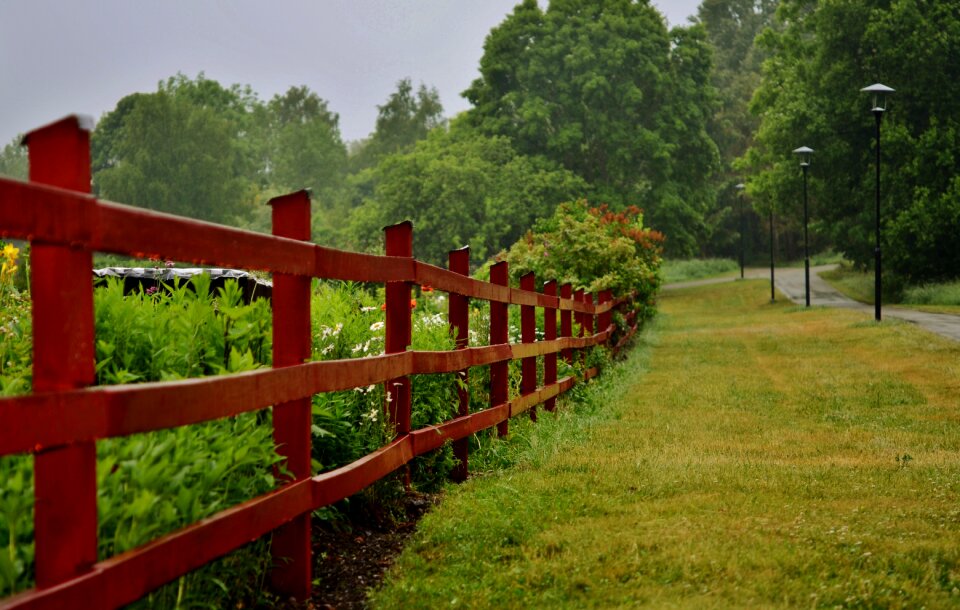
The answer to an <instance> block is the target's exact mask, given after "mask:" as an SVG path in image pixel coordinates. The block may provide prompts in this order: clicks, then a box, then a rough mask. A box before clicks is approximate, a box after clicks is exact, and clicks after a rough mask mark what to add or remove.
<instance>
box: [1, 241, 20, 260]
mask: <svg viewBox="0 0 960 610" xmlns="http://www.w3.org/2000/svg"><path fill="white" fill-rule="evenodd" d="M19 254H20V249H19V248H15V247H14V245H13V244H7V245H5V246H4V247H3V256H4V258H6V259H7V260H8V261H9V262H11V263H13V262H14V261H16V260H17V256H18V255H19Z"/></svg>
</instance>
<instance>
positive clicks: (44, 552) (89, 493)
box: [24, 116, 97, 589]
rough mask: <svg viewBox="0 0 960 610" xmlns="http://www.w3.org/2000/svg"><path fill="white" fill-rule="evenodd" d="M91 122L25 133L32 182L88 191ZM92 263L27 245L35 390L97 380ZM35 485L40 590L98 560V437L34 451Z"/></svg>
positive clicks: (67, 250)
mask: <svg viewBox="0 0 960 610" xmlns="http://www.w3.org/2000/svg"><path fill="white" fill-rule="evenodd" d="M92 127H93V121H92V120H90V119H87V118H85V117H84V118H81V117H77V116H71V117H67V118H65V119H63V120H60V121H58V122H56V123H52V124H50V125H47V126H45V127H41V128H39V129H37V130H35V131H32V132H30V133H29V134H27V136H26V137H25V138H24V143H25V144H26V145H27V146H28V147H29V153H28V154H29V159H30V181H31V182H39V183H42V184H49V185H52V186H58V187H61V188H65V189H70V190H73V191H80V192H83V193H89V192H90V129H91V128H92ZM82 205H86V204H85V203H84V204H82ZM91 205H92V202H91ZM51 222H53V219H51ZM92 269H93V257H92V255H91V253H90V252H89V251H86V250H82V249H80V248H72V247H67V246H57V245H52V244H44V243H42V242H40V241H33V242H32V243H31V253H30V291H31V297H32V301H33V391H34V392H35V393H37V392H52V391H62V390H69V389H73V388H80V387H83V386H87V385H91V384H92V383H93V382H94V380H95V378H96V373H95V370H94V360H95V358H96V356H95V353H94V348H93V345H94V343H93V342H94V328H93V273H92ZM34 486H35V487H34V494H35V496H34V497H35V502H36V503H35V505H34V514H33V519H34V540H35V544H36V556H35V557H36V581H37V587H38V588H41V589H43V588H47V587H50V586H52V585H55V584H57V583H59V582H61V581H63V580H66V579H68V578H70V577H72V576H76V575H77V574H80V573H82V572H85V571H87V570H88V569H89V568H90V566H91V565H93V564H94V562H96V561H97V451H96V443H93V442H86V443H77V444H73V445H69V446H66V447H58V448H55V449H49V450H43V449H40V450H39V451H37V453H36V454H35V456H34Z"/></svg>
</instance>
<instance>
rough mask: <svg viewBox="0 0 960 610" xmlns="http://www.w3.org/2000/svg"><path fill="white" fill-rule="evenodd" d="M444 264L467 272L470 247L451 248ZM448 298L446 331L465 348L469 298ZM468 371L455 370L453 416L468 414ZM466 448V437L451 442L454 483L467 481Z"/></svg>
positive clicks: (467, 450) (467, 331) (451, 475)
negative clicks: (448, 329)
mask: <svg viewBox="0 0 960 610" xmlns="http://www.w3.org/2000/svg"><path fill="white" fill-rule="evenodd" d="M448 267H449V269H450V271H453V272H454V273H459V274H460V275H470V247H469V246H464V247H463V248H460V249H459V250H451V251H450V256H449V261H448ZM449 299H450V300H449V301H448V305H447V306H448V310H447V320H448V321H449V324H450V334H452V335H453V336H454V338H455V340H456V342H457V349H465V348H466V347H467V345H468V344H469V342H470V341H469V339H470V334H469V329H468V324H469V323H470V310H469V301H468V299H467V297H465V296H463V295H462V294H457V293H455V292H451V293H450V294H449ZM469 372H470V371H469V369H464V370H462V371H459V372H458V373H457V375H459V376H460V380H459V381H460V383H461V384H462V385H458V386H457V398H458V399H459V403H460V406H459V408H458V409H457V415H458V416H460V417H463V416H464V415H469V414H470V390H469V388H467V387H466V386H467V383H468V381H469V377H468V375H469ZM469 448H470V439H469V438H462V439H460V440H458V441H454V442H453V456H454V457H455V458H457V461H458V462H459V463H458V464H457V466H456V467H455V468H454V469H453V472H452V473H450V477H451V478H452V479H453V480H454V481H456V482H458V483H460V482H463V481H466V480H467V474H468V473H469V468H468V465H467V457H468V452H469Z"/></svg>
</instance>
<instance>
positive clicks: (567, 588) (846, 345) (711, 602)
mask: <svg viewBox="0 0 960 610" xmlns="http://www.w3.org/2000/svg"><path fill="white" fill-rule="evenodd" d="M766 296H767V295H766V287H765V286H763V285H762V284H761V283H757V282H752V283H750V282H747V283H740V282H738V283H729V284H720V285H714V286H709V287H703V288H697V289H689V290H684V291H681V292H680V293H677V294H671V295H664V298H663V309H664V311H666V312H667V313H666V315H665V316H663V317H662V318H661V319H659V320H658V324H657V327H658V328H657V331H656V333H655V335H654V338H655V340H656V345H655V346H654V347H652V348H651V345H650V343H651V341H650V339H649V337H645V339H644V346H643V347H642V349H641V351H640V352H639V353H635V354H631V356H630V358H628V360H627V362H626V363H625V364H623V365H620V367H619V368H618V370H616V371H608V372H609V373H615V374H611V375H609V382H608V383H609V384H610V385H609V386H608V389H607V391H605V392H602V393H599V394H598V395H597V396H596V397H595V401H594V404H593V407H591V408H592V409H594V411H593V412H589V410H588V412H587V413H586V414H585V415H584V416H583V421H584V422H586V425H585V426H583V428H585V431H584V430H583V429H580V428H575V429H574V432H575V434H571V435H568V436H567V437H565V438H567V439H569V440H570V441H571V442H563V443H561V444H555V443H553V441H552V440H551V438H550V436H551V435H550V434H544V436H543V438H540V437H539V435H540V434H541V431H548V430H549V429H550V426H549V424H547V425H544V426H543V427H542V428H538V429H537V430H536V434H534V435H533V436H531V437H530V440H529V441H528V444H529V451H527V453H526V457H525V458H524V459H523V460H521V461H520V463H519V464H518V466H517V467H515V468H512V469H508V470H504V471H501V472H498V473H497V474H495V475H492V476H483V477H478V478H477V479H475V480H472V481H470V482H468V483H467V484H466V485H464V486H463V487H461V488H458V489H453V490H451V491H450V492H449V493H448V494H447V497H446V498H445V500H444V502H443V504H442V505H441V506H440V507H439V508H438V509H437V510H436V511H435V512H434V513H432V514H430V515H428V516H427V517H426V518H425V519H424V521H423V522H422V523H421V527H420V530H419V531H418V533H417V534H416V535H415V537H414V539H413V540H412V541H411V543H410V544H409V545H408V547H407V548H406V550H405V551H404V553H403V554H402V556H401V558H400V559H399V560H398V562H397V564H396V565H395V566H394V568H393V569H392V570H391V572H390V574H389V576H388V579H387V583H386V585H385V586H384V588H383V589H381V590H380V591H377V592H374V593H373V595H372V605H373V607H382V608H398V607H405V608H406V607H423V608H434V607H441V606H442V607H447V606H449V607H480V608H485V607H498V608H500V607H506V608H530V607H537V608H539V607H545V608H547V607H548V608H585V607H587V608H589V607H596V608H608V607H634V606H650V607H670V608H727V607H794V606H803V607H841V608H843V607H870V608H872V607H888V608H917V607H924V606H925V607H927V608H953V607H957V606H958V605H960V508H958V506H960V402H958V391H960V346H957V345H956V344H954V343H952V342H948V341H946V340H942V339H939V338H937V337H932V336H931V335H929V333H926V332H924V331H922V330H920V329H917V328H914V327H913V326H911V325H906V324H883V325H876V324H874V323H872V321H870V320H869V317H868V316H865V315H864V314H862V313H858V312H852V311H846V310H837V309H828V308H814V309H810V310H806V309H805V308H797V307H793V306H792V305H789V304H786V303H782V304H781V303H778V304H773V305H771V304H769V302H768V300H767V298H766ZM572 421H574V422H576V419H572ZM544 423H545V422H544ZM517 428H518V429H519V426H517ZM518 436H519V435H518ZM546 441H550V442H549V444H548V443H547V442H546ZM525 451H526V450H525Z"/></svg>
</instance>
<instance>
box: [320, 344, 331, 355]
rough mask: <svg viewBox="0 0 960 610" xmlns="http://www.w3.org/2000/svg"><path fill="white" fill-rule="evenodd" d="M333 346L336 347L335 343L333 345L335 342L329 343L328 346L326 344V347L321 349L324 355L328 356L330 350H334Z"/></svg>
mask: <svg viewBox="0 0 960 610" xmlns="http://www.w3.org/2000/svg"><path fill="white" fill-rule="evenodd" d="M333 347H334V345H333V343H331V344H330V345H328V346H326V347H325V348H323V349H322V350H320V353H321V354H323V355H324V356H326V355H327V354H329V353H330V352H332V351H333Z"/></svg>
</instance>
